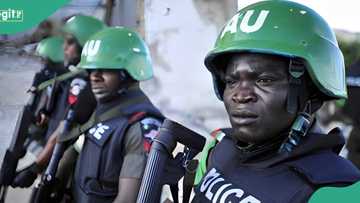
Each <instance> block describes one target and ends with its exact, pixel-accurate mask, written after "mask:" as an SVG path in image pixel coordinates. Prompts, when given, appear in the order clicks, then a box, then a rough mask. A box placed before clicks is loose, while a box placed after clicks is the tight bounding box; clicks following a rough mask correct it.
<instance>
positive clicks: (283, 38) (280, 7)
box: [205, 0, 347, 100]
mask: <svg viewBox="0 0 360 203" xmlns="http://www.w3.org/2000/svg"><path fill="white" fill-rule="evenodd" d="M242 52H252V53H263V54H275V55H281V56H285V57H289V58H293V59H299V60H301V61H302V62H303V63H304V64H305V68H306V70H307V72H308V73H309V75H310V77H311V80H312V81H313V83H314V84H315V85H316V87H317V88H318V89H319V90H320V91H321V92H322V93H323V94H324V95H326V96H327V97H326V99H341V98H346V97H347V92H346V85H345V67H344V58H343V55H342V53H341V51H340V49H339V47H338V43H337V40H336V38H335V34H334V32H333V30H332V29H331V28H330V26H329V25H328V24H327V22H326V21H325V20H324V19H323V18H322V17H321V16H320V15H319V14H318V13H316V12H315V11H314V10H312V9H310V8H308V7H306V6H304V5H301V4H298V3H295V2H291V1H278V0H269V1H262V2H258V3H255V4H252V5H249V6H247V7H245V8H243V9H241V10H240V11H238V13H237V14H236V15H234V16H233V17H232V18H231V20H230V21H229V22H228V23H227V24H226V25H225V26H224V28H223V29H222V31H221V33H220V35H219V36H218V38H217V40H216V43H215V46H214V48H213V49H212V50H211V51H210V52H209V53H208V54H207V56H206V58H205V65H206V67H207V68H208V70H209V71H210V72H211V73H212V75H213V79H214V87H215V91H216V94H217V96H218V98H219V99H221V100H222V95H223V91H224V88H225V85H224V83H223V82H222V81H221V79H220V77H219V75H218V74H217V71H218V70H219V69H221V68H224V64H225V63H226V62H224V56H225V55H228V54H232V53H242ZM290 74H291V71H290Z"/></svg>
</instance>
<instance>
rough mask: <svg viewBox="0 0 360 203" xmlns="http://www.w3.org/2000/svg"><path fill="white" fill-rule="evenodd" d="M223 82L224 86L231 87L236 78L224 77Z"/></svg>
mask: <svg viewBox="0 0 360 203" xmlns="http://www.w3.org/2000/svg"><path fill="white" fill-rule="evenodd" d="M225 84H226V86H229V87H232V86H234V85H235V84H236V80H233V79H230V78H226V79H225Z"/></svg>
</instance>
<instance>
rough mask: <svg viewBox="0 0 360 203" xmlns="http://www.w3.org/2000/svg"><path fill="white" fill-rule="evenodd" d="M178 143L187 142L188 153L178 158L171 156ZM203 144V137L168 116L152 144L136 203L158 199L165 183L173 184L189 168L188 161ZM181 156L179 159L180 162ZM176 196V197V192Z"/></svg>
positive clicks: (157, 200)
mask: <svg viewBox="0 0 360 203" xmlns="http://www.w3.org/2000/svg"><path fill="white" fill-rule="evenodd" d="M178 142H179V143H182V144H184V145H185V147H186V153H183V154H178V155H177V156H176V157H175V159H172V152H173V150H174V149H175V146H176V144H177V143H178ZM204 145H205V138H204V137H202V136H201V135H199V134H197V133H195V132H193V131H192V130H190V129H188V128H186V127H184V126H182V125H180V124H178V123H176V122H174V121H171V120H168V119H165V121H164V123H163V124H162V126H161V128H160V132H159V134H158V135H157V136H156V137H155V138H154V141H153V143H152V145H151V150H150V154H149V158H148V161H147V164H146V168H145V172H144V176H143V179H142V182H141V186H140V191H139V194H138V198H137V203H150V202H159V199H160V195H161V187H162V186H163V185H164V184H165V183H166V184H169V183H170V184H171V185H174V184H175V183H177V182H178V181H179V180H180V179H181V177H183V176H184V175H185V173H186V170H188V169H189V168H188V166H189V164H188V163H189V162H190V161H191V159H192V158H194V156H195V155H196V154H198V153H199V152H200V151H201V150H202V148H203V146H204ZM179 155H180V156H179ZM181 156H182V157H181ZM178 158H180V162H178V161H177V160H178ZM174 161H175V164H174ZM172 162H173V163H172ZM169 165H173V166H172V167H171V170H169V171H170V173H166V169H167V167H169ZM191 168H193V167H191ZM175 171H176V172H175ZM164 177H165V178H164ZM174 193H176V191H174ZM174 198H177V195H176V196H175V197H174ZM175 201H177V199H176V200H175Z"/></svg>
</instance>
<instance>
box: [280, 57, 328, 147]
mask: <svg viewBox="0 0 360 203" xmlns="http://www.w3.org/2000/svg"><path fill="white" fill-rule="evenodd" d="M289 72H290V80H289V94H288V98H287V111H288V112H289V113H292V114H296V113H298V112H299V111H298V110H299V108H300V106H301V104H305V106H304V109H303V110H302V111H300V112H299V113H298V115H297V117H296V119H295V121H294V123H293V124H292V125H291V128H290V132H289V135H288V137H287V138H286V139H285V140H284V142H283V144H282V145H281V147H280V149H279V153H290V152H291V151H293V150H294V149H295V148H296V147H297V146H298V145H299V144H300V142H301V140H302V138H304V137H305V136H306V135H307V133H308V131H309V129H310V128H311V126H312V123H313V121H314V117H313V116H312V114H313V113H314V112H315V111H316V110H317V109H318V108H319V107H320V106H321V104H322V102H321V100H320V99H318V98H306V97H307V96H306V95H307V94H306V91H307V90H306V86H305V81H304V78H305V77H304V75H305V66H304V64H303V63H302V62H301V61H298V60H297V59H291V60H290V64H289Z"/></svg>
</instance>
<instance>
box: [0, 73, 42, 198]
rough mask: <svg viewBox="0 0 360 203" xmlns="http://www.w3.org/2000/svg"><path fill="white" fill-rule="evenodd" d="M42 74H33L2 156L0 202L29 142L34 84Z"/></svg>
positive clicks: (32, 116) (35, 100)
mask: <svg viewBox="0 0 360 203" xmlns="http://www.w3.org/2000/svg"><path fill="white" fill-rule="evenodd" d="M42 74H43V73H42V72H38V73H36V74H35V76H34V79H33V83H32V87H31V88H30V89H29V90H28V92H29V93H30V98H29V101H28V102H27V103H26V105H25V106H23V108H22V109H21V111H20V113H19V115H18V119H17V121H16V126H15V130H14V133H13V136H12V139H11V142H10V146H9V147H8V148H7V150H6V152H5V156H4V158H3V162H2V166H1V170H0V203H3V202H5V197H6V193H7V188H8V186H9V185H11V184H12V182H13V180H14V178H15V174H16V168H17V165H18V162H19V159H21V158H22V157H23V156H24V155H25V153H26V148H27V147H28V144H30V142H29V141H28V139H27V138H28V129H29V127H30V125H31V124H32V123H34V122H35V121H36V118H35V115H34V114H35V113H34V112H35V108H36V104H37V102H38V99H39V98H38V96H39V95H38V91H37V90H36V88H35V86H36V85H37V84H40V83H41V82H42V80H43V78H44V77H43V75H42Z"/></svg>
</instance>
